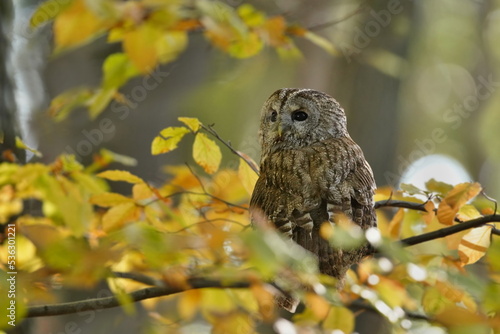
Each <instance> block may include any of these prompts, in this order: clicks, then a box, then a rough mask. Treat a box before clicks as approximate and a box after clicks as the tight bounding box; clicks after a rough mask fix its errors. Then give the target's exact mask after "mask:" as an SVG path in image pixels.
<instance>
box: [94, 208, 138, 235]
mask: <svg viewBox="0 0 500 334" xmlns="http://www.w3.org/2000/svg"><path fill="white" fill-rule="evenodd" d="M135 209H136V206H135V204H134V203H131V202H125V203H122V204H118V205H115V206H113V207H112V208H111V209H109V210H108V211H107V212H106V213H105V214H104V216H103V217H102V224H103V228H104V230H106V231H109V230H113V229H115V228H117V227H118V226H120V225H121V224H123V223H124V222H125V221H127V220H129V219H130V218H132V217H134V216H135V213H136V210H135Z"/></svg>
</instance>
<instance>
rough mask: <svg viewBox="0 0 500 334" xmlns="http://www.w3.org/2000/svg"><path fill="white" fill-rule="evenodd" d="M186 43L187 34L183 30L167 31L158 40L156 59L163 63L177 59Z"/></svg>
mask: <svg viewBox="0 0 500 334" xmlns="http://www.w3.org/2000/svg"><path fill="white" fill-rule="evenodd" d="M187 45H188V35H187V32H185V31H167V32H165V33H163V35H162V36H161V38H160V39H159V40H158V42H157V45H156V50H157V52H158V59H159V61H160V62H161V63H163V64H165V63H168V62H170V61H173V60H175V59H177V57H178V56H179V54H180V53H181V52H182V51H184V50H185V49H186V47H187Z"/></svg>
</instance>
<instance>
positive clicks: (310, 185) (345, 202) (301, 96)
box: [250, 88, 376, 280]
mask: <svg viewBox="0 0 500 334" xmlns="http://www.w3.org/2000/svg"><path fill="white" fill-rule="evenodd" d="M346 125H347V122H346V116H345V114H344V110H343V109H342V108H341V107H340V105H339V104H338V103H337V101H335V99H333V98H332V97H330V96H329V95H327V94H325V93H322V92H318V91H315V90H311V89H296V88H285V89H280V90H278V91H276V92H274V94H272V95H271V96H270V97H269V99H268V100H267V101H266V102H265V104H264V106H263V108H262V113H261V124H260V131H259V139H260V144H261V146H262V157H261V161H260V177H259V179H258V181H257V183H256V185H255V189H254V192H253V194H252V199H251V201H250V213H251V215H252V220H253V221H254V223H257V222H256V220H258V219H262V217H264V220H266V221H267V222H270V223H272V224H274V226H275V227H276V228H277V229H278V230H279V231H280V232H281V233H283V234H285V235H286V236H288V237H290V238H292V239H293V240H294V241H295V242H296V243H298V244H299V245H301V246H302V247H304V248H305V249H307V250H309V251H311V252H312V253H314V254H316V255H317V257H318V259H319V269H320V271H321V272H322V273H324V274H327V275H330V276H333V277H335V278H338V279H339V280H342V278H343V276H344V275H345V273H346V271H347V269H348V268H349V267H350V266H351V265H353V264H354V263H357V262H358V261H359V260H360V259H361V258H362V257H364V256H365V255H366V247H365V248H362V249H355V250H349V251H347V250H342V249H335V248H332V247H331V246H330V245H329V243H328V242H327V241H326V240H325V239H323V238H322V237H321V236H320V233H319V231H320V227H321V225H322V224H323V223H328V224H330V223H332V224H334V223H335V217H336V215H338V214H339V213H340V214H344V215H346V216H347V217H348V218H350V219H351V220H352V221H353V222H354V223H355V224H357V225H359V226H360V227H361V228H362V229H363V230H366V229H368V228H370V227H374V226H376V217H375V212H374V208H373V192H374V189H375V181H374V178H373V173H372V170H371V168H370V165H369V164H368V162H367V161H366V160H365V158H364V156H363V152H362V151H361V148H360V147H359V146H358V145H357V144H356V143H355V142H354V141H353V140H352V139H351V137H350V136H349V133H348V132H347V127H346Z"/></svg>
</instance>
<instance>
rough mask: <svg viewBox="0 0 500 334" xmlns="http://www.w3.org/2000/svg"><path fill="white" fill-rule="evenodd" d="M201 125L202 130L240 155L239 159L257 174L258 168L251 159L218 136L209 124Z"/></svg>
mask: <svg viewBox="0 0 500 334" xmlns="http://www.w3.org/2000/svg"><path fill="white" fill-rule="evenodd" d="M201 127H202V128H203V130H205V131H207V132H208V133H209V134H211V135H212V136H214V137H215V138H217V140H218V141H220V142H221V143H222V144H224V146H226V147H227V148H228V149H229V150H230V151H231V152H233V153H234V154H236V155H237V156H238V157H240V158H241V159H243V161H245V162H246V164H247V165H248V166H250V168H251V169H252V170H253V171H254V172H255V174H257V175H259V169H258V168H257V167H256V166H255V165H254V164H253V163H252V162H251V161H249V160H248V159H247V158H246V157H245V156H244V155H243V154H241V153H240V152H238V151H237V150H235V149H234V148H233V146H232V145H231V143H230V142H228V141H226V140H224V139H222V138H221V136H219V134H218V133H217V131H215V130H214V129H213V128H212V126H211V125H209V126H206V125H203V124H202V125H201Z"/></svg>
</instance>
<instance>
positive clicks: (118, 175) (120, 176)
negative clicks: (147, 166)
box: [97, 170, 144, 183]
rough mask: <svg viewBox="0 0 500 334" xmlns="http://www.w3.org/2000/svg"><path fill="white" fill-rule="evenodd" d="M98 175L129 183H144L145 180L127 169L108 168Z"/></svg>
mask: <svg viewBox="0 0 500 334" xmlns="http://www.w3.org/2000/svg"><path fill="white" fill-rule="evenodd" d="M97 176H99V177H102V178H104V179H108V180H111V181H123V182H128V183H144V181H143V180H142V179H141V178H140V177H138V176H135V175H134V174H132V173H130V172H127V171H125V170H107V171H104V172H101V173H99V174H97Z"/></svg>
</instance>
